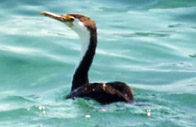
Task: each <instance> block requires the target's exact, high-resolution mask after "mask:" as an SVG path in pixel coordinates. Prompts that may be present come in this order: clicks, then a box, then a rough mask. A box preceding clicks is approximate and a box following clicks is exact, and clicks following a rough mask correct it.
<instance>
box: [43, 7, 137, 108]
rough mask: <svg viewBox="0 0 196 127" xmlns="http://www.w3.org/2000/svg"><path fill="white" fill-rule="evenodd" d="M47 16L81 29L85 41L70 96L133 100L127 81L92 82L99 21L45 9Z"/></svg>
mask: <svg viewBox="0 0 196 127" xmlns="http://www.w3.org/2000/svg"><path fill="white" fill-rule="evenodd" d="M40 14H41V15H43V16H46V17H49V18H52V19H55V20H57V21H60V22H62V23H64V24H66V25H67V26H68V27H69V28H71V29H72V30H73V31H75V32H76V33H77V35H78V36H79V39H80V41H81V53H80V60H79V63H78V64H77V66H76V69H75V71H74V74H73V78H72V86H71V91H70V93H69V94H68V95H67V96H66V99H75V98H84V99H88V100H89V99H92V100H95V101H97V102H98V103H100V104H103V105H105V104H111V103H115V102H125V103H133V102H134V95H133V89H132V88H131V87H130V86H129V85H128V84H127V83H124V82H120V81H112V82H107V83H90V82H89V78H88V72H89V69H90V67H91V65H92V62H93V59H94V55H95V53H96V47H97V28H96V24H95V22H94V21H93V20H92V19H91V18H89V17H87V16H85V15H82V14H77V13H73V14H54V13H51V12H47V11H43V12H41V13H40Z"/></svg>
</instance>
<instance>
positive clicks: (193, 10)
mask: <svg viewBox="0 0 196 127" xmlns="http://www.w3.org/2000/svg"><path fill="white" fill-rule="evenodd" d="M0 8H1V11H0V126H1V127H24V126H28V127H195V126H196V124H195V121H196V110H195V108H196V43H195V40H196V1H195V0H187V1H185V0H93V1H92V0H85V1H79V0H72V1H67V0H42V1H41V0H40V1H38V0H1V1H0ZM41 11H50V12H54V13H58V14H67V13H81V14H84V15H87V16H89V17H91V18H92V19H94V20H95V21H96V23H97V27H98V38H99V39H98V41H99V43H98V47H97V54H96V56H95V59H94V62H93V65H92V67H91V70H90V72H89V78H90V81H91V82H108V81H116V80H117V81H124V82H127V83H129V84H130V86H131V87H132V88H133V89H134V92H135V100H136V102H137V103H148V104H150V106H141V107H140V106H134V105H128V104H124V103H114V104H110V105H107V106H100V105H99V104H98V103H96V102H94V101H92V100H91V101H87V100H83V99H76V100H64V96H65V95H66V94H68V93H69V91H70V87H71V78H72V74H73V70H74V67H75V64H76V63H77V60H78V56H79V53H80V43H79V39H78V37H77V35H76V34H75V33H74V32H73V31H71V30H70V29H69V28H67V27H66V26H65V25H64V24H62V23H60V22H57V21H54V20H51V19H49V18H45V17H42V16H40V15H39V13H40V12H41ZM146 110H151V115H150V116H148V114H147V112H146Z"/></svg>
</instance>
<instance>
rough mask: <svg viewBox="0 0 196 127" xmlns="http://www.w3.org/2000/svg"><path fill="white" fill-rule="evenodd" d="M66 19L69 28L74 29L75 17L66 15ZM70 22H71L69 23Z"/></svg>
mask: <svg viewBox="0 0 196 127" xmlns="http://www.w3.org/2000/svg"><path fill="white" fill-rule="evenodd" d="M64 18H65V20H67V21H68V22H66V24H67V25H68V26H69V27H72V26H73V23H72V20H74V19H75V17H73V16H71V15H64ZM69 20H70V21H69Z"/></svg>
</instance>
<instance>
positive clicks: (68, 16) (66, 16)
mask: <svg viewBox="0 0 196 127" xmlns="http://www.w3.org/2000/svg"><path fill="white" fill-rule="evenodd" d="M64 18H65V19H68V20H69V19H75V18H74V17H73V16H71V15H65V16H64Z"/></svg>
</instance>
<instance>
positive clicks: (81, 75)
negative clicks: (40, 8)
mask: <svg viewBox="0 0 196 127" xmlns="http://www.w3.org/2000/svg"><path fill="white" fill-rule="evenodd" d="M79 37H80V40H81V43H82V47H81V54H80V61H79V64H78V65H77V66H76V70H75V73H74V75H73V80H72V88H71V91H73V90H75V89H77V88H78V87H80V86H82V85H86V84H88V83H89V80H88V71H89V69H90V66H91V64H92V62H93V58H94V55H95V50H96V45H97V33H96V29H94V30H89V31H88V32H86V33H81V34H79Z"/></svg>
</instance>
